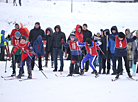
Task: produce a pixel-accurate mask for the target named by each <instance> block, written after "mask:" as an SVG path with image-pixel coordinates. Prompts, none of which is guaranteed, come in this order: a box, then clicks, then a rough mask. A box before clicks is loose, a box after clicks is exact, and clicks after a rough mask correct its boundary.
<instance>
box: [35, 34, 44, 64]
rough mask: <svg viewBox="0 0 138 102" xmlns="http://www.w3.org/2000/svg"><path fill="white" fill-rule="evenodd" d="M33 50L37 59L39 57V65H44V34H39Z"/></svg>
mask: <svg viewBox="0 0 138 102" xmlns="http://www.w3.org/2000/svg"><path fill="white" fill-rule="evenodd" d="M33 51H34V53H35V57H36V59H37V58H38V59H39V61H38V65H39V66H42V57H44V46H43V42H42V36H41V35H39V36H38V37H37V39H36V40H35V41H34V44H33Z"/></svg>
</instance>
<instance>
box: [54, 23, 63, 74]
mask: <svg viewBox="0 0 138 102" xmlns="http://www.w3.org/2000/svg"><path fill="white" fill-rule="evenodd" d="M54 30H55V32H54V33H53V36H52V44H53V57H54V66H55V69H54V70H53V71H54V72H55V71H57V58H58V55H59V57H60V70H58V71H59V72H62V71H63V66H64V62H63V43H66V36H65V33H64V32H62V31H61V28H60V25H56V26H55V28H54Z"/></svg>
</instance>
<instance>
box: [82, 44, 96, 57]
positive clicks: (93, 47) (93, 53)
mask: <svg viewBox="0 0 138 102" xmlns="http://www.w3.org/2000/svg"><path fill="white" fill-rule="evenodd" d="M92 43H93V46H91V47H89V46H88V45H87V44H86V43H85V47H86V50H87V52H88V53H89V54H91V55H98V53H97V49H96V45H95V42H92Z"/></svg>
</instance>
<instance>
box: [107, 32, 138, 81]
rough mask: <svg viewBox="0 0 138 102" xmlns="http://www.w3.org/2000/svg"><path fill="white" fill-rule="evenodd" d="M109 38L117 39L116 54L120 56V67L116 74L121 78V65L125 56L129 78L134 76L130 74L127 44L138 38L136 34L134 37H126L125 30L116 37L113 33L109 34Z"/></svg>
mask: <svg viewBox="0 0 138 102" xmlns="http://www.w3.org/2000/svg"><path fill="white" fill-rule="evenodd" d="M109 38H111V39H112V40H114V41H115V55H116V56H117V58H118V69H117V74H116V77H115V78H116V79H118V78H119V75H120V72H121V66H122V57H123V58H124V62H125V67H126V71H127V74H128V77H129V78H132V76H131V74H130V69H129V66H128V60H127V44H128V43H129V42H133V41H134V40H136V39H137V37H136V36H134V37H133V38H129V39H128V38H126V36H125V34H124V33H123V32H119V33H118V36H116V37H114V36H112V35H109Z"/></svg>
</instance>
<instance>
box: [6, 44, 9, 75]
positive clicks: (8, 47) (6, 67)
mask: <svg viewBox="0 0 138 102" xmlns="http://www.w3.org/2000/svg"><path fill="white" fill-rule="evenodd" d="M8 45H9V44H8V42H7V48H8V49H7V56H8V50H9V47H8ZM7 56H6V63H5V73H6V72H7Z"/></svg>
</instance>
